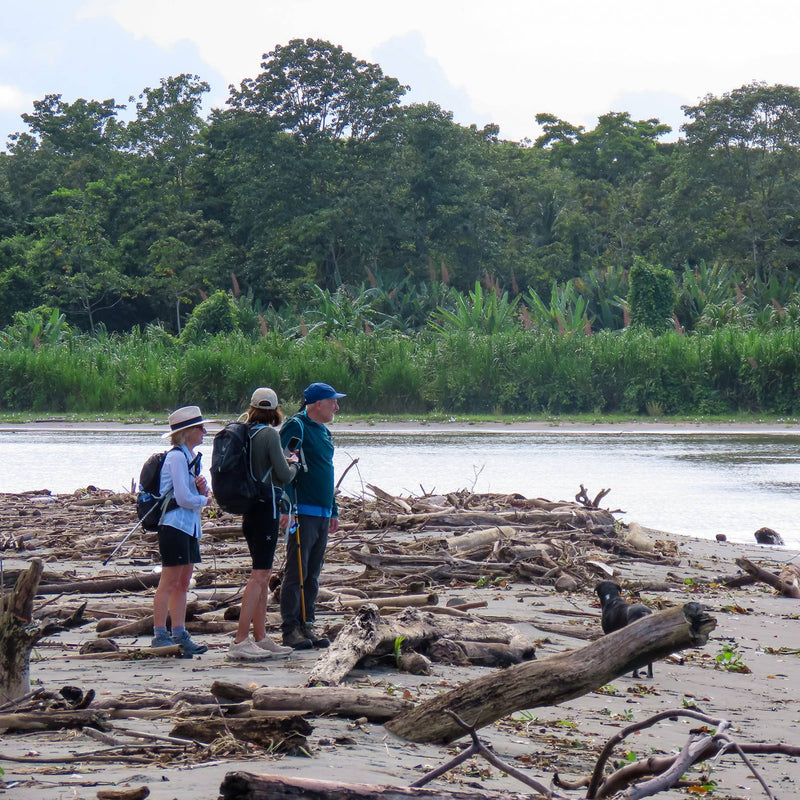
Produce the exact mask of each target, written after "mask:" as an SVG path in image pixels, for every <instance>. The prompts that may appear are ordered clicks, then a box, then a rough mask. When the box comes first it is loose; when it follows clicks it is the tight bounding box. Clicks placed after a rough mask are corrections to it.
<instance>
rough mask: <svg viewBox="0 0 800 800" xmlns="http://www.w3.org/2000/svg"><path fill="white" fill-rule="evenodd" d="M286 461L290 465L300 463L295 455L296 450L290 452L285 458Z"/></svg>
mask: <svg viewBox="0 0 800 800" xmlns="http://www.w3.org/2000/svg"><path fill="white" fill-rule="evenodd" d="M286 460H287V461H288V462H289V463H290V464H299V463H300V456H298V455H297V450H292V452H291V453H289V455H288V456H286Z"/></svg>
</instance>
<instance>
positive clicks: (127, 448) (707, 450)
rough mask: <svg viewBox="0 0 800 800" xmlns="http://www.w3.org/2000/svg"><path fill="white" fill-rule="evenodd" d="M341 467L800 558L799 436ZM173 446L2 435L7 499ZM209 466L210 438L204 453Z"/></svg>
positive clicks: (399, 435) (670, 438)
mask: <svg viewBox="0 0 800 800" xmlns="http://www.w3.org/2000/svg"><path fill="white" fill-rule="evenodd" d="M333 432H334V437H335V441H336V445H337V450H336V460H335V467H336V472H337V475H341V474H342V472H343V471H344V469H345V468H346V467H347V466H348V465H349V464H350V462H351V460H352V459H354V458H358V463H357V464H356V465H355V466H354V467H353V468H352V469H351V470H350V471H349V472H348V473H347V475H346V477H345V479H344V481H343V482H342V486H341V488H342V491H343V492H345V493H346V494H350V495H357V496H360V495H362V494H363V493H368V490H367V488H366V486H367V484H373V485H376V486H379V487H380V488H381V489H384V490H385V491H387V492H391V493H393V494H401V493H402V494H415V495H419V494H421V493H422V492H423V491H425V492H436V493H443V492H450V491H456V490H459V489H469V490H472V491H476V492H503V493H508V492H518V493H520V494H522V495H525V496H526V497H544V498H547V499H550V500H559V499H565V500H572V499H574V497H575V494H576V493H577V492H578V490H579V487H580V484H583V485H584V486H585V487H586V490H587V493H588V495H589V496H590V497H594V496H595V495H596V494H597V493H598V492H599V491H600V490H601V489H606V488H608V489H611V492H610V493H609V494H608V495H607V496H606V497H605V499H604V500H603V501H602V503H601V506H603V507H605V508H610V509H619V510H620V511H621V513H620V514H619V515H618V517H619V518H620V519H622V520H623V521H625V522H639V523H641V524H642V525H645V526H647V527H651V528H659V529H662V530H667V531H671V532H673V533H680V534H685V535H692V536H700V537H703V538H713V537H714V536H715V535H716V534H718V533H723V534H725V535H726V536H727V538H728V539H729V540H731V541H741V542H753V541H754V539H753V533H754V531H755V530H757V529H758V528H760V527H763V526H767V527H770V528H773V529H774V530H776V531H777V532H778V533H780V534H781V536H782V537H783V538H784V540H785V541H786V543H787V545H789V546H790V547H794V548H798V547H800V522H799V521H798V519H799V518H800V515H799V514H798V512H799V511H800V492H799V491H798V490H800V433H798V432H795V431H791V432H781V431H770V432H763V431H744V430H742V431H730V430H726V431H714V430H709V431H704V432H698V431H696V430H679V429H673V430H669V431H653V430H647V429H643V430H641V431H639V430H635V431H627V430H622V431H619V430H604V431H594V430H591V429H589V430H580V429H575V428H570V429H562V428H554V429H544V430H535V431H531V430H514V429H513V428H511V427H508V428H501V429H494V430H492V431H487V430H481V429H476V430H474V431H470V430H459V431H451V430H447V429H444V430H433V429H429V428H426V427H424V426H423V427H419V428H416V429H414V430H409V429H403V430H395V431H392V430H384V429H377V428H376V429H370V428H363V429H353V428H350V429H341V430H337V428H336V425H334V426H333ZM165 447H166V445H165V444H164V442H163V440H161V439H160V438H159V436H158V433H157V432H156V431H155V429H153V430H137V429H134V430H127V429H125V428H124V427H123V428H122V429H120V428H119V426H117V427H115V428H114V429H111V430H89V429H75V427H72V426H68V427H66V428H65V429H61V428H60V427H57V426H56V427H53V428H42V429H36V427H35V426H31V425H27V426H12V425H3V426H0V491H2V492H21V491H27V490H32V489H45V488H46V489H50V490H51V491H53V492H55V493H67V492H72V491H74V490H76V489H78V488H83V487H86V486H88V485H94V486H98V487H100V488H105V489H113V490H129V489H130V487H131V481H132V479H133V478H134V476H138V473H139V469H140V468H141V464H142V462H143V461H144V460H145V458H147V456H149V455H150V454H151V453H152V452H155V451H156V450H160V449H164V448H165ZM200 450H201V452H202V453H203V454H204V461H205V467H206V468H207V467H208V464H209V462H210V456H211V437H210V436H209V437H207V439H206V442H205V444H204V445H203V446H202V447H201V448H200Z"/></svg>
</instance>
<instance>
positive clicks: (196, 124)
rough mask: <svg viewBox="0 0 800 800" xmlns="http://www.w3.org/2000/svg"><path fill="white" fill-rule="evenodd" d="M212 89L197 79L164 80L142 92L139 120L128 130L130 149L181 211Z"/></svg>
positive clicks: (137, 114) (188, 77)
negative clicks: (206, 97) (205, 104)
mask: <svg viewBox="0 0 800 800" xmlns="http://www.w3.org/2000/svg"><path fill="white" fill-rule="evenodd" d="M209 90H210V87H209V85H208V84H207V83H206V82H205V81H202V80H200V78H199V77H198V76H197V75H188V74H182V75H178V76H177V77H169V78H164V79H162V80H161V83H160V85H159V86H158V87H156V88H154V89H153V88H147V89H144V91H142V93H141V94H140V95H139V99H138V100H137V99H136V98H135V97H131V98H130V101H131V102H132V103H133V102H135V103H136V119H134V120H133V121H132V122H130V123H129V124H128V125H127V127H126V133H127V136H128V140H129V146H130V147H131V148H132V149H133V151H134V152H135V153H137V154H138V155H139V156H141V158H142V159H143V161H144V162H145V163H148V162H149V163H150V164H152V169H151V170H149V175H150V177H151V179H153V180H154V181H157V182H158V183H159V184H161V185H162V186H164V187H165V188H168V189H171V190H172V192H173V193H174V195H175V197H176V199H177V201H178V205H179V207H181V208H183V207H184V206H185V204H186V181H187V170H188V168H189V167H190V165H191V164H192V163H193V162H194V161H195V160H196V159H197V157H198V155H199V154H200V152H201V147H202V142H201V139H200V134H201V133H202V131H203V130H204V129H205V127H206V124H205V122H204V121H203V119H202V117H201V116H200V114H199V111H200V105H201V103H202V100H203V95H204V94H205V93H207V92H208V91H209Z"/></svg>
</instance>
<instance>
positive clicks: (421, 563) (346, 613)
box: [0, 486, 800, 798]
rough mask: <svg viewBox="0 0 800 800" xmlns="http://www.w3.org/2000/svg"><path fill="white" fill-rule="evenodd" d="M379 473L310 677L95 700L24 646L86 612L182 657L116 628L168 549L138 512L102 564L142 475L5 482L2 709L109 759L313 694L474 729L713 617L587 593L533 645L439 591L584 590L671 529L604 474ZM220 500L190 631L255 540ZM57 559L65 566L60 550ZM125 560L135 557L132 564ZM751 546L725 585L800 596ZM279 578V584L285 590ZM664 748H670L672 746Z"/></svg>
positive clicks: (0, 581) (260, 715) (610, 669)
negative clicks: (398, 489)
mask: <svg viewBox="0 0 800 800" xmlns="http://www.w3.org/2000/svg"><path fill="white" fill-rule="evenodd" d="M368 488H369V491H370V494H369V495H368V496H366V495H365V496H363V497H360V498H352V497H342V498H341V499H340V503H339V505H340V514H341V525H340V529H339V531H338V533H337V534H336V535H334V536H333V537H332V538H331V541H330V544H329V551H328V557H327V562H326V569H325V572H324V574H323V589H322V591H321V593H320V602H319V609H318V619H320V620H322V621H324V624H325V627H326V629H327V631H328V633H329V635H331V637H335V638H334V642H333V644H332V646H331V647H330V649H329V650H328V651H326V652H325V653H324V654H322V655H321V657H320V658H319V659H318V660H317V661H316V663H315V665H314V667H313V669H312V670H311V671H310V673H309V674H308V676H307V678H306V681H305V685H304V686H299V687H296V688H291V689H287V688H281V689H270V688H268V687H260V688H253V687H244V686H238V685H235V684H230V683H225V682H219V681H218V682H215V683H214V684H213V685H212V686H211V687H210V691H209V692H208V693H207V694H191V693H187V692H178V693H174V694H172V695H169V696H167V697H156V698H155V699H154V698H153V696H152V694H148V695H147V696H146V697H144V696H137V695H136V694H135V693H133V694H131V695H130V696H125V697H119V698H113V699H107V700H104V701H103V702H102V703H101V702H99V701H98V700H97V698H94V697H92V696H90V693H88V692H82V691H81V690H74V691H71V690H70V688H69V687H64V688H63V689H62V690H60V691H59V692H57V693H53V694H50V693H47V692H45V691H43V690H42V691H34V692H31V691H30V684H29V680H28V658H29V654H30V649H31V647H32V646H33V645H34V644H35V642H36V641H38V640H39V639H41V638H42V637H44V636H46V635H51V634H53V633H54V632H57V631H59V630H67V629H70V628H74V627H80V626H86V625H93V626H94V630H95V633H96V636H95V637H94V638H93V639H91V640H89V641H87V642H86V643H85V644H84V645H83V646H82V648H81V652H80V653H78V654H77V655H72V656H71V657H72V658H86V659H109V660H114V659H133V658H147V657H164V656H173V657H179V655H180V652H179V650H178V648H177V647H175V648H161V649H159V650H157V651H154V650H152V649H151V648H148V647H129V648H124V647H120V646H119V645H118V644H117V641H116V640H117V639H120V638H127V637H137V636H144V637H148V638H149V634H150V632H151V630H152V616H151V614H152V601H151V595H152V590H153V589H154V587H155V585H156V584H157V582H158V574H157V573H155V572H153V571H152V565H153V564H154V563H157V561H158V555H157V543H156V536H155V534H152V533H145V532H142V531H138V532H137V534H136V535H135V536H133V537H131V539H130V542H129V543H127V544H126V546H125V547H124V548H123V549H121V550H120V552H119V553H118V554H116V561H115V562H114V568H112V569H109V570H102V569H100V568H99V566H98V565H99V564H100V563H102V562H103V561H105V560H107V559H109V558H110V557H111V555H112V554H115V551H116V548H117V547H118V545H119V543H120V541H121V539H122V538H123V537H124V536H126V535H127V534H128V533H130V531H131V529H133V528H134V526H135V522H136V519H135V502H134V497H133V496H132V495H130V494H115V493H111V492H106V491H101V490H97V489H92V488H90V489H87V490H85V491H83V492H78V493H76V494H75V495H69V496H53V495H50V494H49V493H48V492H29V493H25V494H21V495H5V496H3V498H2V502H1V503H0V554H1V555H2V556H4V557H5V558H6V559H8V560H10V561H13V563H14V566H3V562H2V560H0V566H3V569H2V571H0V585H2V587H3V596H2V605H0V729H3V730H5V731H6V732H8V733H10V732H14V731H24V730H30V729H31V728H30V727H26V726H35V724H37V723H36V721H37V720H38V719H41V718H43V717H45V716H46V717H47V719H48V720H50V721H51V723H52V724H53V725H56V726H57V727H58V726H60V727H76V728H80V729H84V730H92V731H94V733H93V734H91V735H92V736H95V737H97V738H98V740H99V741H102V742H103V743H104V744H106V745H107V748H106V749H104V750H103V751H98V753H97V754H96V757H97V760H101V761H102V760H104V759H106V760H114V759H115V758H116V759H117V760H120V761H122V760H126V759H127V760H131V761H136V760H137V759H142V760H146V759H147V758H152V757H153V752H154V749H155V748H157V749H158V751H159V752H160V753H161V757H163V758H166V757H170V758H175V759H200V760H202V759H204V758H208V757H209V753H210V752H211V751H210V750H209V749H208V748H215V749H214V751H213V752H214V754H215V756H214V757H221V756H220V753H223V754H224V753H229V754H230V755H234V754H235V755H236V757H237V758H240V757H246V756H247V755H248V754H252V753H254V752H257V749H258V748H261V749H262V750H263V749H266V750H268V751H270V752H288V753H293V752H301V751H303V750H304V749H305V748H306V739H307V737H308V736H309V734H310V732H311V730H312V725H311V724H310V723H309V721H308V716H309V715H311V716H312V717H313V716H314V715H320V714H325V715H341V716H345V717H348V718H353V717H359V718H364V719H366V720H370V721H373V722H379V723H383V724H385V725H386V728H387V729H388V730H389V731H391V732H392V733H393V734H395V735H397V736H399V737H401V738H403V739H407V740H410V741H424V742H437V743H446V742H450V741H452V740H454V739H456V738H459V737H461V736H463V735H464V734H465V731H466V732H468V733H470V735H472V736H473V737H474V733H475V730H476V729H478V728H480V727H482V726H485V725H488V724H490V723H491V722H494V721H496V720H499V719H500V718H502V717H504V716H506V715H508V714H510V713H513V712H514V711H516V710H520V709H529V708H535V707H537V706H548V705H554V704H557V703H559V702H563V701H565V700H567V699H569V698H574V697H578V696H581V695H584V694H586V693H587V692H591V691H593V690H594V689H596V688H598V687H600V686H602V685H604V684H606V683H608V682H609V681H610V680H612V679H614V678H615V677H617V676H619V675H621V674H624V673H626V672H629V671H631V670H633V669H636V668H638V667H641V666H643V665H645V664H646V663H648V662H650V661H653V660H655V659H658V658H663V657H665V656H667V655H669V654H671V653H677V652H679V651H680V650H682V649H685V648H690V647H698V646H700V645H702V644H703V643H704V642H705V641H706V639H707V637H708V634H709V632H710V631H711V630H712V629H713V627H714V625H715V622H714V620H713V618H712V617H711V616H709V615H708V613H706V611H705V609H703V608H702V607H701V606H697V604H693V603H688V604H685V605H683V606H675V607H668V608H664V609H663V610H661V611H657V613H655V614H652V615H650V616H649V617H647V618H646V619H644V620H642V621H640V622H639V623H636V625H634V626H631V627H630V628H628V629H626V632H625V633H624V634H622V632H618V633H617V634H611V635H609V636H606V637H602V638H601V637H600V630H599V618H598V615H597V614H586V613H585V612H578V611H576V612H575V613H576V614H578V615H582V616H583V617H585V618H587V619H588V618H590V617H591V620H590V621H591V623H592V624H591V625H590V626H586V627H584V628H582V627H580V626H577V627H576V626H574V625H570V626H565V625H563V624H562V625H559V624H558V623H552V624H550V625H548V623H547V622H546V621H543V620H541V619H537V620H536V621H535V622H534V623H533V624H535V626H536V627H537V628H538V629H540V630H545V631H548V630H549V631H552V632H555V633H566V634H567V635H569V636H570V637H571V638H577V639H581V638H583V639H587V640H592V641H590V643H589V644H586V645H585V646H583V647H581V648H578V649H575V650H569V651H566V652H564V653H560V654H558V655H554V656H548V657H547V658H542V659H537V658H536V641H535V640H533V639H531V638H529V637H527V636H525V635H522V634H521V633H520V632H519V630H518V629H517V628H516V627H515V626H513V625H511V624H507V623H505V622H503V621H501V620H498V619H497V618H494V619H492V620H491V621H487V620H484V619H481V617H480V616H479V615H478V614H476V613H475V612H476V611H477V610H478V609H480V608H481V607H482V606H485V605H486V603H485V601H473V602H469V601H467V600H466V599H464V598H458V597H456V598H454V599H451V600H450V602H449V603H448V604H447V605H441V604H440V603H439V594H440V593H442V592H443V591H444V589H445V588H446V589H447V590H448V591H450V592H452V590H453V589H456V590H458V589H459V588H460V587H465V588H466V587H476V586H477V587H481V586H502V585H504V583H508V582H514V583H517V584H518V583H529V584H531V585H532V587H538V588H546V589H548V590H555V591H560V592H576V591H582V590H583V591H591V588H592V587H593V586H594V585H595V584H596V583H597V582H598V581H599V580H602V579H605V578H609V577H611V576H613V575H614V574H615V568H614V565H615V563H617V562H618V561H620V560H625V562H627V563H631V562H640V563H641V564H642V565H653V566H655V565H658V566H660V567H667V568H669V567H677V566H678V565H679V564H680V558H679V554H678V552H677V547H676V546H675V544H674V542H672V541H669V540H664V541H661V540H658V539H653V538H650V537H649V536H647V535H645V533H644V532H643V531H642V530H641V529H640V528H639V527H638V526H636V525H623V524H621V523H619V522H618V521H617V520H615V518H614V512H611V511H609V510H605V509H601V508H600V507H599V503H600V501H601V500H602V499H603V497H604V496H605V495H606V494H607V490H603V491H601V492H600V493H599V494H597V495H596V496H595V497H594V498H590V497H589V496H588V493H587V491H586V489H585V488H584V487H583V486H581V487H580V491H579V492H578V493H577V494H576V497H575V499H574V501H569V502H552V501H548V500H544V499H541V498H532V499H531V498H524V497H522V496H520V495H507V494H473V493H470V492H466V491H463V492H455V493H451V494H447V495H428V494H426V495H423V496H420V497H394V496H391V495H389V494H387V493H386V492H383V491H382V490H381V489H380V488H378V487H376V486H370V487H368ZM207 517H208V518H207V520H206V521H205V524H204V532H205V535H206V536H207V537H210V541H211V544H204V548H208V547H213V549H214V553H215V559H214V565H215V568H214V569H213V570H212V569H210V568H208V567H206V566H205V565H204V566H202V567H201V568H200V569H198V570H197V572H196V587H195V589H194V592H193V594H194V597H195V599H194V600H193V601H192V602H191V603H190V606H189V609H188V617H187V627H188V629H189V630H190V631H191V632H192V633H193V634H223V633H229V632H231V631H233V630H234V629H235V627H236V620H237V618H238V609H239V603H240V601H241V589H242V583H243V563H244V562H246V557H245V553H246V550H245V548H244V546H243V543H242V538H241V521H240V518H238V517H234V516H230V515H226V514H224V513H222V512H221V511H220V510H219V509H217V508H215V507H213V506H212V507H211V508H210V509H209V510H208V512H207ZM87 554H91V558H87ZM64 562H66V563H67V564H68V565H69V567H68V568H67V569H65V570H63V571H61V572H57V571H55V570H54V566H55V565H56V564H59V563H64ZM737 563H739V562H737ZM45 564H46V565H47V568H45ZM123 565H124V567H125V570H124V572H125V574H120V572H121V571H122V570H121V569H120V567H122V566H123ZM739 566H740V567H741V568H742V570H743V571H744V572H743V573H739V574H737V575H733V576H717V577H716V578H715V580H717V581H719V582H721V583H725V584H728V585H743V584H744V583H746V582H748V581H755V580H762V581H764V582H767V583H769V584H770V585H772V586H774V587H775V588H776V589H777V590H778V591H780V592H781V593H783V594H785V595H787V596H790V597H797V596H800V595H799V594H797V593H795V591H796V589H797V583H798V581H797V574H796V573H795V574H794V577H792V574H791V569H789V571H784V574H781V575H773V574H772V573H769V572H768V571H766V570H763V568H761V567H758V566H757V565H755V564H752V562H749V561H746V560H742V561H741V563H739ZM788 566H789V567H790V568H794V569H796V567H793V565H788ZM759 570H760V572H759ZM279 579H280V576H279V575H278V576H276V583H275V586H274V587H273V588H274V589H275V594H276V598H275V599H277V595H279V592H280V585H279ZM12 587H13V588H12ZM42 598H44V599H42ZM563 613H566V612H563ZM275 617H276V615H275V616H274V617H273V618H272V619H271V620H269V622H270V623H271V626H273V627H276V626H277V624H278V620H277V618H275ZM619 634H622V635H619ZM369 659H378V660H383V661H386V662H388V663H390V664H392V665H394V666H396V667H397V669H400V670H404V671H408V672H413V673H422V674H425V673H427V672H428V671H429V670H430V666H431V663H432V662H443V663H447V664H453V665H468V664H472V665H481V666H494V667H496V666H499V667H503V668H505V669H504V670H503V671H502V672H499V673H498V672H496V671H493V672H492V673H490V674H489V675H488V676H487V677H486V678H485V679H478V680H476V681H470V682H468V683H467V684H464V685H463V686H461V687H459V688H458V689H455V690H451V691H449V692H443V693H442V694H440V695H438V696H437V697H435V698H433V699H431V700H428V701H425V702H423V703H419V704H417V705H414V704H413V703H412V702H411V700H410V698H408V697H400V696H390V695H387V694H385V693H378V692H370V691H368V690H364V689H353V688H350V687H347V686H342V684H343V682H344V680H345V679H346V677H347V676H348V675H349V674H350V672H351V671H352V670H353V669H354V668H355V667H356V666H357V665H363V664H365V663H366V662H367V661H368V660H369ZM587 665H589V666H588V667H587ZM126 716H128V717H130V716H133V717H136V716H138V717H141V716H147V717H148V718H158V717H159V716H165V717H168V718H170V719H174V720H175V724H174V726H173V727H172V728H171V730H170V731H169V734H168V735H167V736H160V737H158V736H157V737H156V740H154V741H148V742H145V743H144V744H142V743H141V741H139V742H138V743H132V742H131V741H130V740H129V739H130V738H131V737H133V738H134V739H135V738H136V735H135V734H130V733H129V732H127V731H125V730H124V729H121V728H119V726H118V723H116V722H115V723H114V724H113V730H112V726H111V725H110V720H112V719H113V720H117V719H120V718H124V717H126ZM104 737H105V738H104ZM139 738H140V739H141V738H142V737H139ZM144 738H145V739H146V738H147V737H144ZM715 741H716V740H715ZM715 746H716V745H715ZM476 747H477V745H476ZM226 748H227V749H226ZM253 748H256V750H254V749H253ZM713 752H715V751H714V748H713V747H710V748H707V749H706V750H703V751H702V752H701V751H697V752H694V758H695V761H694V762H692V763H696V761H698V760H702V759H703V758H706V757H709V753H710V754H712V755H713ZM771 752H784V751H782V750H778V751H776V750H773V751H771ZM482 754H483V755H484V756H485V757H488V756H486V753H485V752H484V753H482ZM86 758H87V760H92V758H93V756H92V755H91V754H88V755H87V756H86ZM681 763H682V765H683V767H684V769H685V764H683V762H681ZM662 766H663V768H664V769H665V770H666V769H668V768H674V764H673V763H672V762H670V764H669V765H662ZM504 769H505V770H506V771H509V770H508V769H506V768H505V767H504ZM645 772H646V770H645V768H644V767H642V768H640V769H639V771H638V772H637V771H635V770H630V775H631V776H632V777H631V780H638V779H639V778H641V776H642V775H643V774H645ZM649 774H651V775H652V774H653V773H652V771H651V772H650V773H649ZM263 780H264V776H260V777H257V776H256V777H253V776H250V777H248V776H246V775H243V774H238V773H237V775H236V776H235V777H232V778H231V780H230V782H229V785H228V786H227V787H225V786H223V789H222V790H221V791H222V793H223V796H224V797H230V798H234V797H245V796H248V797H250V796H252V797H257V796H262V795H261V794H259V792H262V793H263V796H276V797H277V796H282V795H281V794H280V792H279V791H278V790H277V789H276V788H275V785H272V784H275V783H276V782H277V783H280V781H282V780H283V779H278V778H275V779H274V780H273V781H272V782H271V784H270V786H271V788H266V789H265V788H263V787H261V788H258V787H259V786H260V783H259V781H263ZM605 780H606V779H603V781H601V782H600V783H599V784H597V785H596V786H595V790H596V794H593V795H592V794H589V795H587V797H603V796H608V794H607V793H606V794H604V791H606V792H607V788H608V786H619V785H624V784H625V781H624V780H622V779H619V778H616V777H615V779H614V781H612V782H611V783H610V784H608V783H607V782H605ZM629 782H630V781H629ZM268 783H270V782H269V781H268ZM288 783H291V782H288ZM603 786H605V787H606V789H605V790H604V789H603V788H602V787H603ZM236 787H239V788H236ZM534 788H537V787H534ZM317 790H318V791H319V793H318V794H314V793H313V791H312V789H311V788H308V787H306V790H304V791H306V796H309V797H314V796H319V797H323V796H324V797H329V796H330V797H333V796H336V797H344V796H350V795H348V794H346V792H345V789H342V786H341V785H338V788H337V789H336V791H337V792H339V794H336V793H334V794H330V793H328V794H326V793H325V792H328V789H327V788H325V787H322V788H320V787H317V789H315V790H314V791H317ZM293 791H294V792H295V794H296V792H297V787H288V788H286V795H287V796H289V795H290V794H291V793H292V792H293ZM420 791H421V790H420ZM537 791H538V788H537ZM248 792H250V794H248ZM275 792H277V793H275ZM401 794H402V792H401ZM448 794H449V795H450V796H457V793H452V792H450V793H448ZM381 796H384V797H388V796H390V794H388V793H381ZM398 796H400V795H398ZM404 796H405V795H404ZM432 796H433V795H432ZM549 796H552V797H556V796H557V795H556V794H552V795H549ZM641 796H644V795H641Z"/></svg>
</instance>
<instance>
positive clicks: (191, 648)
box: [171, 631, 208, 658]
mask: <svg viewBox="0 0 800 800" xmlns="http://www.w3.org/2000/svg"><path fill="white" fill-rule="evenodd" d="M171 643H172V644H177V645H180V648H181V650H183V654H184V655H185V656H188V657H189V658H191V657H192V656H199V655H202V654H203V653H205V652H206V651H207V650H208V645H206V644H197V643H196V642H193V641H192V639H191V637H190V636H189V634H188V632H187V631H184V632H183V633H182V634H181V635H180V636H173V637H172V642H171Z"/></svg>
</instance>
